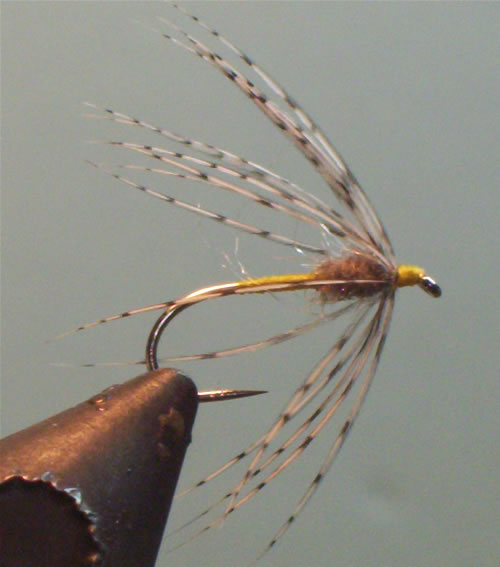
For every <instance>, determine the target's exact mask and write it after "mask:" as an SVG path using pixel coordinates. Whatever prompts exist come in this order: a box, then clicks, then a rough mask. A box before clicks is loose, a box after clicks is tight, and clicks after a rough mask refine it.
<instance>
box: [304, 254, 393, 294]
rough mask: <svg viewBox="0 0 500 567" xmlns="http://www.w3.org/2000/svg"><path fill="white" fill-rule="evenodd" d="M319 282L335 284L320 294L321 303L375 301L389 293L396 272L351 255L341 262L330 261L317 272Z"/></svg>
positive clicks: (369, 260)
mask: <svg viewBox="0 0 500 567" xmlns="http://www.w3.org/2000/svg"><path fill="white" fill-rule="evenodd" d="M315 274H316V277H317V278H318V279H319V280H335V281H338V282H345V283H335V284H333V283H332V284H331V285H330V286H321V288H320V289H319V290H318V291H319V294H320V298H321V301H322V302H327V301H341V300H343V299H352V298H354V297H357V298H363V297H372V296H374V295H376V294H378V293H380V292H383V291H387V290H388V289H390V288H391V287H392V286H393V285H394V282H395V280H396V275H397V272H396V271H395V270H390V269H389V268H388V266H386V265H385V264H382V263H381V262H380V261H379V260H377V259H376V258H374V257H373V256H368V255H364V254H356V253H351V254H349V255H346V256H343V257H340V258H327V259H326V260H323V262H321V264H319V266H318V267H317V268H316V270H315Z"/></svg>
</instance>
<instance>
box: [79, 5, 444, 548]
mask: <svg viewBox="0 0 500 567" xmlns="http://www.w3.org/2000/svg"><path fill="white" fill-rule="evenodd" d="M175 7H176V8H177V9H178V10H180V11H181V12H182V17H185V18H187V19H188V21H189V22H190V25H194V26H196V27H197V29H198V30H199V33H200V34H201V35H205V36H206V37H207V40H206V42H203V41H201V40H199V39H196V38H195V37H194V36H193V35H191V34H190V33H188V32H187V31H184V29H183V28H182V27H179V26H178V25H176V24H173V23H171V22H169V21H167V20H164V19H162V18H160V19H161V21H162V26H164V29H162V30H157V31H159V33H160V34H161V35H162V37H163V38H164V39H166V40H168V41H169V42H172V43H174V44H175V45H176V46H177V47H180V48H182V49H184V50H186V51H188V52H190V53H191V54H193V55H195V56H197V57H199V58H200V59H201V60H202V61H204V62H205V63H207V64H208V65H210V66H211V67H213V68H215V69H216V70H217V71H219V72H220V73H221V74H222V75H224V76H225V77H226V78H227V79H229V81H230V82H231V83H233V84H234V85H235V86H236V87H237V88H238V89H239V90H240V91H241V92H243V94H244V95H245V96H246V97H247V98H248V99H249V100H250V101H251V102H252V103H253V104H254V105H255V106H256V107H257V108H258V109H259V110H260V111H261V112H262V113H263V114H264V115H265V116H267V118H268V119H269V120H270V121H271V122H272V123H273V124H274V125H275V126H277V128H278V129H279V130H280V131H281V132H282V134H283V135H284V136H285V137H286V138H288V140H290V141H291V142H292V143H293V144H294V145H295V147H296V148H297V149H298V150H299V152H300V153H301V154H302V155H304V156H305V157H306V158H307V160H308V161H309V162H310V163H311V164H312V166H313V167H314V168H315V170H316V171H317V172H318V173H319V175H320V176H321V177H322V179H323V181H324V183H325V184H326V186H327V187H328V189H329V190H330V191H331V193H333V195H334V197H335V199H336V202H337V206H336V207H332V206H331V205H330V204H328V203H327V202H325V201H324V200H322V199H320V198H319V197H317V196H315V195H314V194H312V193H311V192H309V191H306V190H305V189H303V188H301V187H300V186H299V185H298V184H296V183H293V182H292V181H290V180H288V179H286V178H285V177H282V176H280V175H278V174H277V173H275V172H273V171H271V170H270V169H267V168H265V167H263V166H261V165H258V164H257V163H255V162H253V161H251V160H248V159H245V158H243V157H240V156H239V155H236V154H234V153H232V152H229V151H227V150H224V149H221V148H219V147H216V146H213V145H209V144H206V143H203V142H200V141H197V140H194V139H191V138H187V137H184V136H181V135H178V134H175V133H174V132H172V131H169V130H166V129H163V128H160V127H157V126H154V125H152V124H150V123H148V122H145V121H143V120H140V119H137V118H135V117H132V116H130V115H127V114H123V113H120V112H117V111H115V110H114V109H111V108H99V107H97V106H94V105H92V106H94V109H95V110H96V112H98V113H99V116H101V117H102V118H107V119H108V120H110V121H112V122H115V123H120V124H125V125H130V126H133V127H135V128H141V129H144V130H146V131H148V132H152V133H153V134H154V135H157V136H159V137H160V138H161V139H162V140H164V142H165V144H171V146H170V147H169V146H165V145H158V146H154V145H143V144H140V143H134V142H128V141H110V142H107V143H108V144H110V145H112V146H115V147H120V148H122V149H125V150H128V151H129V152H132V153H133V154H134V155H137V154H141V155H142V156H146V158H147V159H149V160H151V164H152V165H149V166H147V167H145V166H137V165H133V164H126V165H122V166H119V167H121V168H123V169H129V170H136V171H140V172H148V173H149V174H153V175H156V176H158V177H155V179H157V178H161V179H172V178H178V179H183V180H189V181H194V182H198V183H201V184H203V185H205V186H206V185H208V186H210V187H212V188H215V189H218V190H221V191H225V192H228V193H229V194H232V195H233V196H235V197H236V198H239V199H243V200H244V202H249V203H252V204H254V205H256V207H257V208H259V207H261V208H264V209H266V210H267V211H268V212H270V213H271V214H272V215H277V216H278V217H280V218H288V219H293V222H294V223H296V226H299V227H301V226H304V227H308V228H311V227H312V229H313V230H314V232H315V233H316V235H317V237H318V241H319V242H320V244H317V243H314V242H311V241H309V240H306V239H303V240H302V239H299V238H297V237H296V236H290V235H287V234H285V233H284V232H283V233H282V232H280V231H278V230H269V228H266V226H257V225H255V224H250V223H245V222H242V221H241V220H239V219H237V218H235V217H231V216H229V215H223V214H221V213H219V212H214V211H211V210H209V209H208V208H205V207H201V206H200V205H199V204H196V203H191V202H189V201H187V200H184V199H179V198H177V197H173V196H171V195H169V194H167V193H164V192H163V191H161V190H160V189H157V188H155V187H154V185H153V184H149V185H146V184H142V183H138V182H136V181H134V180H133V179H132V178H131V177H130V176H127V175H126V174H124V173H123V172H122V171H121V172H116V171H114V172H109V173H110V174H111V175H112V176H113V177H115V178H116V179H117V180H119V181H120V182H122V183H125V184H126V185H128V186H129V187H132V188H134V189H136V190H138V191H141V192H143V193H146V194H148V195H150V196H152V197H154V198H156V199H159V200H160V201H162V202H164V203H168V204H170V205H172V206H173V207H176V208H177V209H183V210H187V211H189V212H191V213H194V214H196V215H199V216H201V217H204V218H206V219H209V220H213V221H215V222H217V223H219V224H220V225H223V226H226V227H230V228H232V229H233V230H236V231H239V232H240V233H246V234H250V235H253V236H256V237H259V238H260V239H261V240H262V241H263V242H266V241H267V242H270V243H273V244H274V245H275V246H277V247H281V248H282V249H288V250H289V251H291V253H295V254H296V253H299V254H300V255H301V256H304V255H306V256H307V257H308V258H310V259H312V260H311V262H309V264H308V266H309V269H303V270H302V271H298V272H295V273H278V274H271V275H263V276H259V277H245V278H243V279H240V280H238V281H233V282H228V283H222V284H216V285H212V286H209V287H203V288H201V289H198V290H197V291H194V292H192V293H189V294H188V295H185V296H184V297H181V298H180V299H176V300H173V301H167V302H164V303H158V304H155V305H150V306H147V307H142V308H139V309H134V310H130V311H127V312H124V313H121V314H118V315H114V316H111V317H106V318H104V319H101V320H99V321H95V322H94V323H90V324H87V325H83V326H81V327H79V328H78V329H76V330H83V329H88V328H90V327H93V326H95V325H99V324H102V323H107V322H110V321H113V320H117V319H121V318H124V317H129V316H132V315H136V314H140V313H145V312H149V311H156V310H161V315H160V317H159V318H158V320H157V321H156V323H155V324H154V326H153V328H152V330H151V332H150V335H149V338H148V340H147V345H146V354H145V360H144V362H145V363H146V365H147V367H148V368H149V369H150V370H154V369H157V368H159V366H160V364H161V361H160V360H159V358H158V346H159V343H160V339H161V338H162V336H163V335H164V334H165V331H166V329H167V327H168V325H169V323H170V322H171V321H172V319H173V318H174V317H177V316H178V315H179V314H180V313H182V312H183V311H185V310H186V309H187V308H188V307H191V306H194V305H197V304H199V303H201V302H207V301H209V300H212V299H216V298H219V299H223V298H227V297H233V298H235V297H237V296H240V295H252V294H255V295H257V294H259V295H265V294H273V295H274V296H281V295H282V294H285V292H287V294H291V293H297V292H301V293H302V294H304V291H305V292H306V293H308V294H309V296H311V295H312V296H313V297H314V298H315V299H314V301H315V302H316V303H317V304H319V305H320V306H321V314H320V315H319V316H318V317H317V318H316V319H314V321H312V322H310V323H307V324H305V325H302V326H297V327H294V328H292V329H289V330H288V331H286V332H282V333H280V334H275V335H273V336H271V337H266V338H264V339H262V340H259V341H256V342H252V343H251V344H245V345H241V346H236V347H231V348H228V349H226V350H218V351H213V352H205V353H200V354H196V355H192V356H189V357H184V358H185V359H189V360H214V359H217V358H223V357H226V356H231V355H238V354H242V353H249V352H254V351H257V350H261V349H263V348H267V347H271V346H273V345H277V344H279V343H283V342H285V341H288V340H290V339H293V338H296V337H298V336H300V335H304V334H305V333H307V332H309V331H310V330H311V329H312V328H315V327H318V326H319V325H324V324H328V323H331V322H335V323H336V324H338V322H339V321H340V322H344V323H343V330H342V332H340V333H339V335H338V336H336V337H335V339H334V341H333V344H331V346H330V347H329V348H328V350H327V351H326V352H325V353H324V354H323V356H322V357H321V358H320V360H319V361H318V362H317V363H316V364H315V366H314V367H313V368H312V370H311V371H310V372H309V373H308V374H307V375H306V376H305V377H304V378H303V379H302V381H301V382H300V383H299V384H298V385H297V387H296V389H295V391H294V392H293V394H292V396H291V397H290V399H289V400H288V401H287V403H286V404H285V406H284V409H283V410H282V411H281V412H280V414H279V415H278V416H277V417H276V418H275V419H274V420H273V421H272V422H271V424H270V426H269V428H268V429H267V431H266V432H265V433H264V434H263V435H261V436H260V437H259V438H258V439H256V440H255V441H254V442H253V443H251V444H250V445H249V446H247V447H245V448H244V449H243V450H242V451H240V452H239V453H238V454H237V455H236V456H234V457H233V458H232V459H230V460H229V461H228V462H226V463H225V464H224V465H223V466H221V467H220V468H219V469H217V470H215V471H214V472H213V473H211V474H210V475H208V476H206V477H204V478H203V479H201V480H200V481H199V482H198V483H197V484H196V485H194V486H193V487H192V488H191V489H189V490H188V491H186V492H190V491H192V490H195V489H197V488H199V487H201V486H202V485H205V484H207V483H208V482H209V481H211V480H213V479H214V478H216V477H218V476H219V475H222V474H223V473H225V472H226V471H227V470H228V469H230V468H231V467H232V466H233V465H236V464H237V463H240V462H242V461H244V460H246V461H247V462H248V464H247V466H246V469H245V471H244V473H243V475H242V476H241V477H240V479H239V481H238V482H237V483H236V484H235V485H234V486H233V487H232V488H231V489H230V490H228V491H226V492H225V493H224V494H223V495H222V496H221V497H220V498H219V499H217V500H216V501H214V502H213V503H212V504H211V505H210V506H208V507H206V508H205V509H203V510H202V511H201V512H200V513H199V514H198V515H197V516H196V517H195V518H193V519H192V520H191V521H190V522H188V523H187V524H185V525H184V526H183V528H186V527H187V526H193V525H197V524H196V522H203V520H204V519H205V522H206V523H205V524H204V525H201V527H199V528H198V529H197V531H196V532H195V533H194V534H192V535H191V536H190V537H188V538H187V539H186V540H185V541H184V542H183V543H181V544H180V545H183V544H184V543H186V541H190V540H191V539H193V538H194V537H196V536H197V535H200V534H202V533H204V532H207V531H208V530H210V529H212V528H213V527H215V526H217V525H219V524H221V523H222V521H223V520H224V519H225V518H227V517H228V516H230V515H231V514H233V513H234V512H235V511H236V510H237V509H239V508H241V507H242V506H243V505H244V504H245V503H247V502H248V501H250V500H251V499H253V497H254V496H256V495H257V494H259V493H260V492H261V491H263V490H264V489H266V488H267V487H268V486H269V485H270V484H271V483H272V481H273V480H275V479H276V478H277V477H278V476H279V475H280V474H281V473H282V472H283V471H284V470H285V469H287V468H288V467H289V466H290V465H292V463H294V462H295V461H296V460H297V459H298V457H299V456H300V455H301V454H302V453H304V451H305V450H306V449H307V448H308V447H309V446H310V445H311V444H312V443H313V442H314V441H315V439H317V437H318V436H319V434H320V433H321V432H322V430H324V429H325V428H326V427H327V426H328V425H329V424H332V423H334V420H333V418H334V416H336V415H338V412H339V409H340V408H341V407H345V406H344V404H345V401H346V400H347V399H348V398H349V399H351V400H352V401H351V405H350V409H348V410H347V411H346V413H345V417H344V418H343V419H342V421H341V423H340V425H339V424H337V429H335V430H334V431H333V432H332V433H330V434H329V435H330V437H331V443H330V446H329V449H328V450H327V452H326V455H324V457H323V461H322V463H321V465H320V466H319V468H318V470H317V472H316V473H315V474H314V476H313V478H311V479H310V481H309V482H308V483H307V485H306V486H305V490H304V492H303V495H302V497H301V498H300V499H299V500H298V501H297V502H296V504H295V506H294V508H293V509H292V510H291V512H290V513H289V515H288V516H287V517H286V518H284V521H283V523H282V524H281V526H280V527H278V529H277V531H276V533H275V534H274V536H273V537H272V538H270V540H269V541H268V543H267V546H266V547H265V548H264V549H263V550H262V552H261V553H260V555H259V557H262V555H264V554H265V553H266V552H267V551H269V550H270V549H271V548H272V547H273V546H274V545H275V544H276V542H277V541H278V540H279V539H280V538H281V537H282V536H283V535H284V533H285V532H286V531H287V530H288V528H289V527H290V526H291V524H292V522H293V521H294V520H295V519H296V517H297V516H298V515H299V513H300V512H301V510H302V509H303V508H304V506H305V505H306V504H307V503H308V502H309V500H310V499H311V497H312V496H313V494H314V493H315V492H316V490H317V489H318V487H319V485H320V483H321V481H322V480H323V478H324V477H325V475H326V473H327V472H328V470H329V469H330V467H331V466H332V463H333V461H334V459H335V457H336V456H337V454H338V452H339V450H340V448H341V447H342V445H343V443H344V441H345V439H346V437H347V435H348V434H349V432H350V430H351V428H352V426H353V424H354V422H355V420H356V417H357V416H358V414H359V411H360V409H361V406H362V404H363V401H364V399H365V396H366V394H367V392H368V390H369V387H370V384H371V382H372V379H373V376H374V374H375V372H376V369H377V366H378V363H379V360H380V356H381V353H382V349H383V346H384V342H385V340H386V336H387V333H388V329H389V324H390V320H391V314H392V311H393V306H394V300H395V294H396V291H397V290H398V288H401V287H405V286H418V287H420V288H421V289H423V290H424V291H425V292H426V293H427V294H429V295H430V296H432V297H439V296H440V295H441V289H440V287H439V286H438V284H437V283H436V282H435V281H434V280H433V279H432V278H431V277H430V276H429V275H427V274H426V272H425V271H424V270H423V269H422V268H420V267H417V266H413V265H406V264H403V265H397V264H396V261H395V257H394V253H393V248H392V246H391V243H390V241H389V238H388V236H387V234H386V231H385V229H384V227H383V225H382V223H381V222H380V220H379V218H378V216H377V214H376V212H375V210H374V208H373V207H372V205H371V204H370V202H369V200H368V198H367V197H366V195H365V193H364V191H363V189H362V188H361V187H360V185H359V184H358V182H357V181H356V179H355V177H354V175H353V174H352V172H351V171H350V169H349V168H348V167H347V165H346V164H345V163H344V161H343V159H342V158H341V157H340V155H339V154H338V153H337V151H336V150H335V149H334V148H333V146H332V145H331V144H330V142H329V140H328V138H327V137H326V135H325V134H324V133H323V132H322V130H321V129H320V127H319V126H318V125H317V124H316V123H315V122H314V121H313V120H312V119H311V118H310V116H309V115H308V114H307V113H306V112H305V111H304V110H303V109H302V108H301V107H300V106H299V105H298V104H297V103H296V102H295V100H294V99H293V98H292V97H291V96H290V95H289V94H288V93H287V92H286V91H285V90H284V89H283V88H282V87H281V86H280V85H279V84H278V83H277V82H276V81H275V80H274V79H272V78H271V77H270V76H269V75H268V74H266V73H265V72H264V71H263V69H262V68H261V67H260V66H258V65H257V64H256V63H255V62H254V61H253V60H252V59H250V58H249V57H248V56H247V55H246V54H245V53H243V52H242V51H241V50H240V49H239V48H238V47H236V46H235V45H234V44H233V43H231V42H230V41H229V40H228V39H226V38H225V37H223V36H222V35H220V34H219V33H218V32H217V31H216V30H214V29H212V28H210V27H209V26H208V25H207V24H205V23H204V22H203V21H201V20H200V19H199V18H197V17H196V16H193V15H191V14H189V13H187V12H185V11H184V9H182V8H178V7H177V6H175ZM165 27H166V29H167V31H166V30H165ZM210 42H212V43H213V44H214V45H215V47H213V48H212V47H209V45H210ZM220 53H227V56H223V55H221V54H220ZM233 60H234V62H233ZM179 148H181V149H179ZM94 165H96V166H98V167H102V166H101V165H100V164H94ZM341 211H342V212H341ZM325 242H326V243H325ZM266 248H267V245H266ZM178 360H182V357H181V358H180V359H178ZM238 393H239V392H236V395H238ZM209 394H210V397H211V398H212V399H224V398H225V396H226V393H224V392H221V391H218V392H215V393H214V392H211V393H209ZM233 394H234V392H233ZM242 395H244V394H242ZM229 397H230V395H229ZM285 432H287V433H286V434H285ZM215 510H220V511H219V512H218V513H215V518H214V519H211V520H210V521H207V520H206V517H207V514H208V513H209V512H214V511H215ZM198 526H200V525H199V524H198ZM176 547H178V546H176Z"/></svg>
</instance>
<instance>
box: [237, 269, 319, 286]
mask: <svg viewBox="0 0 500 567" xmlns="http://www.w3.org/2000/svg"><path fill="white" fill-rule="evenodd" d="M316 279H318V276H317V274H316V273H314V272H310V273H309V274H280V275H278V276H264V277H262V278H253V279H249V280H243V281H241V282H238V287H258V286H260V285H267V284H276V283H277V284H279V283H284V284H286V283H290V284H292V283H302V282H310V281H313V280H316Z"/></svg>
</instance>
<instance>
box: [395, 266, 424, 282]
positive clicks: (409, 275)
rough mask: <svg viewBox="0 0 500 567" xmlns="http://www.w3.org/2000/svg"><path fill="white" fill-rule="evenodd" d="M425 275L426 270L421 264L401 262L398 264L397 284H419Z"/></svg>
mask: <svg viewBox="0 0 500 567" xmlns="http://www.w3.org/2000/svg"><path fill="white" fill-rule="evenodd" d="M424 276H425V272H424V270H423V269H422V268H420V267H419V266H411V265H410V264H401V266H398V279H397V282H396V285H397V286H398V287H404V286H407V285H417V284H418V283H419V282H420V281H421V280H422V278H423V277H424Z"/></svg>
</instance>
